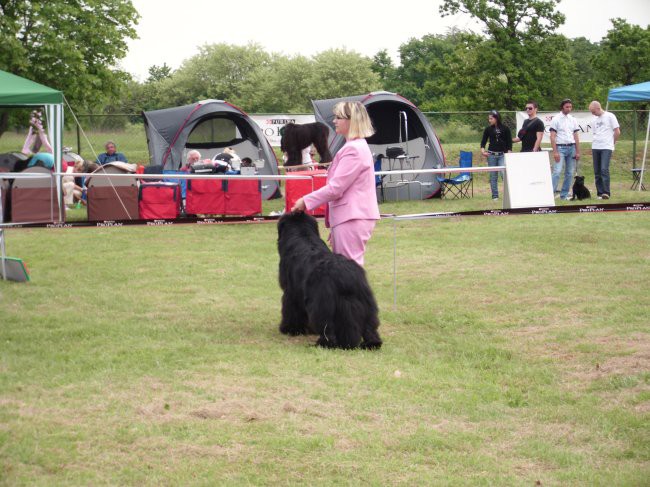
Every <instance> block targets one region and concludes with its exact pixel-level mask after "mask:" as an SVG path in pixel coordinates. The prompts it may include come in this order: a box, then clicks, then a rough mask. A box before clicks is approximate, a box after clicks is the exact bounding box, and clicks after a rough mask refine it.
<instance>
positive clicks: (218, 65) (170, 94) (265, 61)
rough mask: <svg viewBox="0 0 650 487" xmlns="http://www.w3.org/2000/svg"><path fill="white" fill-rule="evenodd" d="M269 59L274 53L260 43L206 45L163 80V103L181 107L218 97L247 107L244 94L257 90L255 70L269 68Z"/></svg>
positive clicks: (161, 96) (161, 85) (161, 86)
mask: <svg viewBox="0 0 650 487" xmlns="http://www.w3.org/2000/svg"><path fill="white" fill-rule="evenodd" d="M270 60H271V56H270V55H269V54H268V53H266V52H265V51H264V50H263V49H262V48H261V46H259V45H258V44H248V45H246V46H236V45H230V44H210V45H204V46H202V47H200V48H199V53H198V54H197V55H195V56H192V57H191V58H189V59H187V60H186V61H184V62H183V64H182V65H181V67H180V68H178V69H177V70H176V71H175V72H174V73H173V74H172V76H171V77H169V78H166V79H163V80H162V81H161V82H160V99H161V102H164V104H165V105H166V106H178V105H185V104H188V103H193V102H195V101H197V100H204V99H208V98H216V99H221V100H228V101H230V102H232V103H234V104H236V105H238V106H241V107H242V108H245V107H246V106H247V104H248V100H247V99H246V96H245V95H246V94H248V93H250V92H251V90H255V89H256V88H257V83H259V81H260V78H259V77H258V76H256V73H257V72H258V71H259V70H263V69H265V68H267V67H268V65H269V63H270Z"/></svg>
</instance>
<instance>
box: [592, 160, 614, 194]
mask: <svg viewBox="0 0 650 487" xmlns="http://www.w3.org/2000/svg"><path fill="white" fill-rule="evenodd" d="M591 153H592V154H593V156H594V176H595V177H596V192H597V193H598V196H602V195H604V194H606V195H607V196H610V194H611V193H610V192H609V161H610V160H611V159H612V151H611V150H610V149H592V151H591Z"/></svg>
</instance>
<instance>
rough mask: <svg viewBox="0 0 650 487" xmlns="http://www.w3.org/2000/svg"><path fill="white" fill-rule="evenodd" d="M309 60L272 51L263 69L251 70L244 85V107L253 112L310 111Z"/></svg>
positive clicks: (310, 70)
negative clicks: (253, 77) (252, 78)
mask: <svg viewBox="0 0 650 487" xmlns="http://www.w3.org/2000/svg"><path fill="white" fill-rule="evenodd" d="M312 70H313V61H311V60H310V59H309V58H307V57H304V56H295V57H286V56H282V55H278V54H275V55H273V56H272V60H271V62H270V63H269V65H268V67H267V68H266V69H261V70H258V71H257V72H256V73H255V75H254V76H255V78H256V79H255V80H254V81H253V82H252V83H251V84H250V85H249V86H248V90H247V93H246V96H245V98H246V100H247V103H246V109H247V110H250V111H255V112H288V113H304V112H309V111H311V103H310V96H309V90H310V83H311V72H312Z"/></svg>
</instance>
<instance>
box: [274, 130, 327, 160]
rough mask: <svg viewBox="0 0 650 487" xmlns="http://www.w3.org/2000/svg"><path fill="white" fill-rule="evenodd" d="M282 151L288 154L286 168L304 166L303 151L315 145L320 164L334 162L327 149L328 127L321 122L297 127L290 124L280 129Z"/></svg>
mask: <svg viewBox="0 0 650 487" xmlns="http://www.w3.org/2000/svg"><path fill="white" fill-rule="evenodd" d="M280 133H281V134H282V139H280V149H281V150H282V152H284V153H286V154H287V160H286V162H285V166H297V165H300V164H302V154H301V153H302V150H303V149H305V148H307V147H309V146H310V145H311V144H314V147H316V150H317V151H318V155H319V156H320V162H322V163H326V162H332V154H330V150H329V148H328V147H327V134H328V133H329V129H328V128H327V125H325V124H324V123H321V122H314V123H305V124H302V125H296V124H295V123H288V124H286V125H285V126H284V127H282V129H280Z"/></svg>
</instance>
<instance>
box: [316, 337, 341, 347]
mask: <svg viewBox="0 0 650 487" xmlns="http://www.w3.org/2000/svg"><path fill="white" fill-rule="evenodd" d="M316 346H317V347H323V348H337V347H338V344H337V343H336V340H335V339H334V338H328V337H326V336H325V335H321V336H320V337H319V338H318V340H317V341H316Z"/></svg>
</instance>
